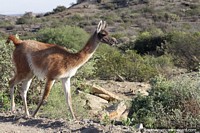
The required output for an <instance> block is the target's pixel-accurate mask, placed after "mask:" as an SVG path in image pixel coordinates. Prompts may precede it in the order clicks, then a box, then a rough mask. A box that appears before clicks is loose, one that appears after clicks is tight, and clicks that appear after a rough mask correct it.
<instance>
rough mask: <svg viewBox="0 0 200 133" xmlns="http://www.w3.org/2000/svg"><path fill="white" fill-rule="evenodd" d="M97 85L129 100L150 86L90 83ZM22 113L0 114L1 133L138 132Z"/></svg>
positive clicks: (127, 128)
mask: <svg viewBox="0 0 200 133" xmlns="http://www.w3.org/2000/svg"><path fill="white" fill-rule="evenodd" d="M87 83H89V84H97V85H99V86H101V87H103V88H105V89H106V90H108V91H110V92H113V93H114V94H116V95H119V96H121V97H124V98H125V99H129V98H131V97H133V96H135V94H136V93H137V92H142V93H143V92H146V90H147V89H148V88H149V85H148V84H144V83H133V82H132V83H131V82H115V81H101V80H98V81H96V80H94V81H88V82H87ZM21 115H22V113H20V112H18V113H17V114H11V113H9V112H4V113H3V112H0V133H71V132H75V133H101V132H112V133H124V132H126V133H129V132H130V133H131V132H136V130H135V129H134V128H133V127H126V126H122V125H102V124H100V122H96V121H93V120H89V119H83V120H79V121H67V120H64V119H48V118H25V117H23V116H21Z"/></svg>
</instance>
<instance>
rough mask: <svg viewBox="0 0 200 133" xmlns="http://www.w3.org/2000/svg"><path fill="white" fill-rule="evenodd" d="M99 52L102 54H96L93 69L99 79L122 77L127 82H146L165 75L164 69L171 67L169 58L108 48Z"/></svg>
mask: <svg viewBox="0 0 200 133" xmlns="http://www.w3.org/2000/svg"><path fill="white" fill-rule="evenodd" d="M99 51H104V52H103V54H101V55H100V54H98V55H99V56H98V58H97V59H96V63H95V65H94V67H95V73H96V76H97V77H99V78H101V79H117V77H118V76H122V77H124V78H125V79H126V80H128V81H148V80H150V79H151V78H153V77H154V76H156V75H158V74H163V73H165V71H164V70H166V69H165V68H167V67H169V68H172V67H173V63H172V61H171V59H170V57H167V56H161V57H158V58H155V57H151V56H141V55H139V54H137V53H136V52H135V51H131V50H127V51H126V52H125V53H121V52H120V51H119V50H117V49H114V48H109V47H104V49H101V48H100V49H99Z"/></svg>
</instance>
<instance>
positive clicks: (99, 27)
mask: <svg viewBox="0 0 200 133" xmlns="http://www.w3.org/2000/svg"><path fill="white" fill-rule="evenodd" d="M101 29H102V20H101V21H100V22H99V24H98V26H97V33H99V32H100V31H101Z"/></svg>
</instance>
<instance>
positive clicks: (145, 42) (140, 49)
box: [126, 29, 165, 55]
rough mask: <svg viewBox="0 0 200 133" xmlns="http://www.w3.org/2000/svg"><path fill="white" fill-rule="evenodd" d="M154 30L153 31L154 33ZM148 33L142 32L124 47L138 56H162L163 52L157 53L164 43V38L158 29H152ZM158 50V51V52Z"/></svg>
mask: <svg viewBox="0 0 200 133" xmlns="http://www.w3.org/2000/svg"><path fill="white" fill-rule="evenodd" d="M154 30H155V31H154ZM154 30H152V31H150V32H148V31H146V32H142V33H141V34H140V35H139V36H138V37H137V38H136V40H135V41H134V42H130V44H128V45H127V46H126V47H128V48H129V49H133V50H136V51H137V53H139V54H142V55H144V54H154V55H162V54H163V51H162V50H161V51H159V50H160V49H159V48H160V47H161V46H162V44H163V43H164V42H165V36H164V35H163V34H162V31H160V30H159V29H154ZM158 49H159V50H158Z"/></svg>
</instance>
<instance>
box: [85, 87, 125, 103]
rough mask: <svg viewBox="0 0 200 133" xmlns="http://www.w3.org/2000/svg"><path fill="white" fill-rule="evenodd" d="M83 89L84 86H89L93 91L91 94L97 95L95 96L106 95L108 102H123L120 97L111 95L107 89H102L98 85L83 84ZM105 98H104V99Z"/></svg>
mask: <svg viewBox="0 0 200 133" xmlns="http://www.w3.org/2000/svg"><path fill="white" fill-rule="evenodd" d="M82 86H83V88H84V86H87V87H88V86H89V88H90V89H91V93H93V94H95V95H98V94H105V95H107V96H109V98H108V97H106V100H108V101H114V100H122V99H121V98H120V97H119V96H117V95H115V94H113V93H111V92H110V91H107V90H106V89H104V88H102V87H100V86H97V85H90V84H82ZM102 98H103V97H102Z"/></svg>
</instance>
